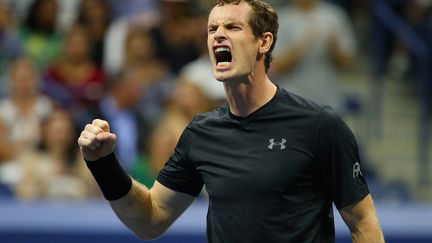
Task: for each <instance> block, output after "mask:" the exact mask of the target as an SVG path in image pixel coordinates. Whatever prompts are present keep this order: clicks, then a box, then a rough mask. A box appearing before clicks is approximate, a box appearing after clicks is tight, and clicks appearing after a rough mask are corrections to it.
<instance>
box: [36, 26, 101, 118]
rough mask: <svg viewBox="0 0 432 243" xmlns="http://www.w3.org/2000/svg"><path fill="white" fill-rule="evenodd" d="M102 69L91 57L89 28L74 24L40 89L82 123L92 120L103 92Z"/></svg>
mask: <svg viewBox="0 0 432 243" xmlns="http://www.w3.org/2000/svg"><path fill="white" fill-rule="evenodd" d="M103 85H104V75H103V70H102V68H101V67H100V66H98V65H97V64H96V63H95V62H93V61H92V59H91V56H90V42H89V37H88V30H87V29H86V28H85V27H84V26H81V25H74V26H72V27H71V28H70V30H69V32H68V33H67V35H66V39H65V42H64V45H63V49H62V55H61V57H60V58H59V59H57V60H56V61H55V62H53V63H51V64H50V66H49V68H48V70H47V72H46V73H45V75H44V77H43V91H44V92H45V93H46V94H47V95H48V96H50V97H52V98H53V99H55V100H57V101H58V102H59V103H60V104H61V105H62V106H63V107H65V108H66V109H67V110H68V111H69V112H71V114H72V116H73V118H74V120H75V122H76V123H77V124H78V125H82V124H84V123H85V122H87V121H89V120H91V118H92V112H93V111H94V110H96V109H97V105H98V102H99V100H100V99H101V97H102V95H103V92H104V91H103Z"/></svg>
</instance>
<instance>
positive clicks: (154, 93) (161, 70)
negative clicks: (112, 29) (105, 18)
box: [123, 26, 174, 123]
mask: <svg viewBox="0 0 432 243" xmlns="http://www.w3.org/2000/svg"><path fill="white" fill-rule="evenodd" d="M124 49H125V51H124V53H125V59H124V64H123V69H124V70H129V69H134V68H138V69H140V70H141V72H142V77H141V79H142V80H143V82H145V83H146V84H147V86H146V89H145V91H144V95H143V97H142V99H141V101H140V107H141V108H140V112H141V113H142V115H143V116H144V117H145V118H146V119H147V120H148V121H149V122H151V123H154V122H156V121H157V120H158V119H159V118H160V116H161V114H162V113H163V105H164V103H165V102H166V101H167V99H168V96H169V95H170V93H171V92H172V90H173V88H174V77H173V74H172V73H171V72H170V71H169V70H168V67H167V65H166V64H165V63H164V62H163V61H162V60H161V59H160V58H158V57H157V56H156V47H155V43H154V41H153V39H152V38H151V36H150V35H149V33H148V31H147V30H145V29H144V28H142V27H140V26H130V27H129V31H128V33H127V35H126V43H125V47H124Z"/></svg>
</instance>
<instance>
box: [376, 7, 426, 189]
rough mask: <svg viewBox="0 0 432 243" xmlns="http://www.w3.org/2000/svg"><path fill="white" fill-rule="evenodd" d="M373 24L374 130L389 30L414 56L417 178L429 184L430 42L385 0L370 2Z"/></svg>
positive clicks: (377, 120) (377, 132) (379, 102)
mask: <svg viewBox="0 0 432 243" xmlns="http://www.w3.org/2000/svg"><path fill="white" fill-rule="evenodd" d="M372 13H373V17H374V24H373V26H372V38H373V41H372V43H371V54H372V60H371V64H372V85H371V88H372V90H371V95H372V99H373V106H372V109H373V111H372V116H373V119H374V124H376V125H374V126H373V127H375V130H373V133H374V134H380V132H381V131H382V129H381V127H380V126H381V114H382V112H381V109H382V101H381V95H382V77H383V74H384V72H385V69H386V61H385V59H386V58H387V54H388V53H386V52H387V51H388V50H389V49H388V46H386V45H388V36H387V35H386V33H387V32H388V31H390V32H391V33H392V34H394V35H395V36H396V37H397V38H399V40H401V41H402V42H403V43H404V44H405V46H406V47H407V48H408V49H409V51H410V52H411V53H412V54H413V56H414V58H415V59H416V61H417V62H416V63H417V67H416V73H415V75H416V76H415V78H416V79H417V80H418V95H419V101H420V116H419V124H418V139H419V141H418V146H419V147H418V155H417V158H418V177H417V178H418V179H417V183H418V185H419V186H422V187H427V186H428V185H430V183H431V181H430V175H429V171H430V160H429V147H430V120H431V119H430V118H431V117H430V113H431V106H430V102H431V98H432V94H431V93H432V85H431V82H432V80H431V69H432V66H431V64H432V62H431V49H430V45H431V43H427V41H426V40H425V38H423V36H421V35H419V33H417V32H416V31H415V30H414V29H413V28H412V27H411V26H410V25H409V24H408V23H406V22H405V21H404V19H402V18H401V17H400V16H398V15H397V14H396V13H395V12H394V10H393V9H392V8H391V7H390V6H389V4H388V2H387V1H383V0H375V1H373V4H372Z"/></svg>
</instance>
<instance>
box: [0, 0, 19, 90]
mask: <svg viewBox="0 0 432 243" xmlns="http://www.w3.org/2000/svg"><path fill="white" fill-rule="evenodd" d="M15 27H16V26H15V23H14V19H13V17H12V12H11V9H10V8H9V5H7V4H6V3H4V2H2V1H0V87H1V88H0V95H4V92H5V90H4V87H5V86H6V85H5V84H6V73H7V69H8V67H9V64H10V62H11V61H12V60H14V59H15V58H17V57H18V56H20V55H21V53H22V47H21V43H20V41H19V39H18V35H17V33H16V30H15Z"/></svg>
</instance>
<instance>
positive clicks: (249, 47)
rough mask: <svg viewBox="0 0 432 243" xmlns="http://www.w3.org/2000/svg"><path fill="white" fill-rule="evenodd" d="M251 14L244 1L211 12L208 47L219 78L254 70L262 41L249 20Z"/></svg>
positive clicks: (208, 27) (222, 79)
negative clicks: (255, 34)
mask: <svg viewBox="0 0 432 243" xmlns="http://www.w3.org/2000/svg"><path fill="white" fill-rule="evenodd" d="M250 13H251V7H250V6H249V5H248V4H247V3H245V2H241V3H240V4H227V5H223V6H216V7H214V8H213V9H212V11H211V12H210V15H209V19H208V24H207V30H208V37H207V47H208V50H209V54H210V59H211V62H212V65H213V73H214V75H215V78H216V79H217V80H219V81H227V80H230V79H238V78H242V77H245V76H247V75H249V74H250V73H251V72H252V71H253V69H254V66H255V64H256V60H257V55H258V46H259V40H258V39H257V38H255V36H254V35H253V33H252V30H251V28H250V26H249V23H248V21H249V16H250Z"/></svg>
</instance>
